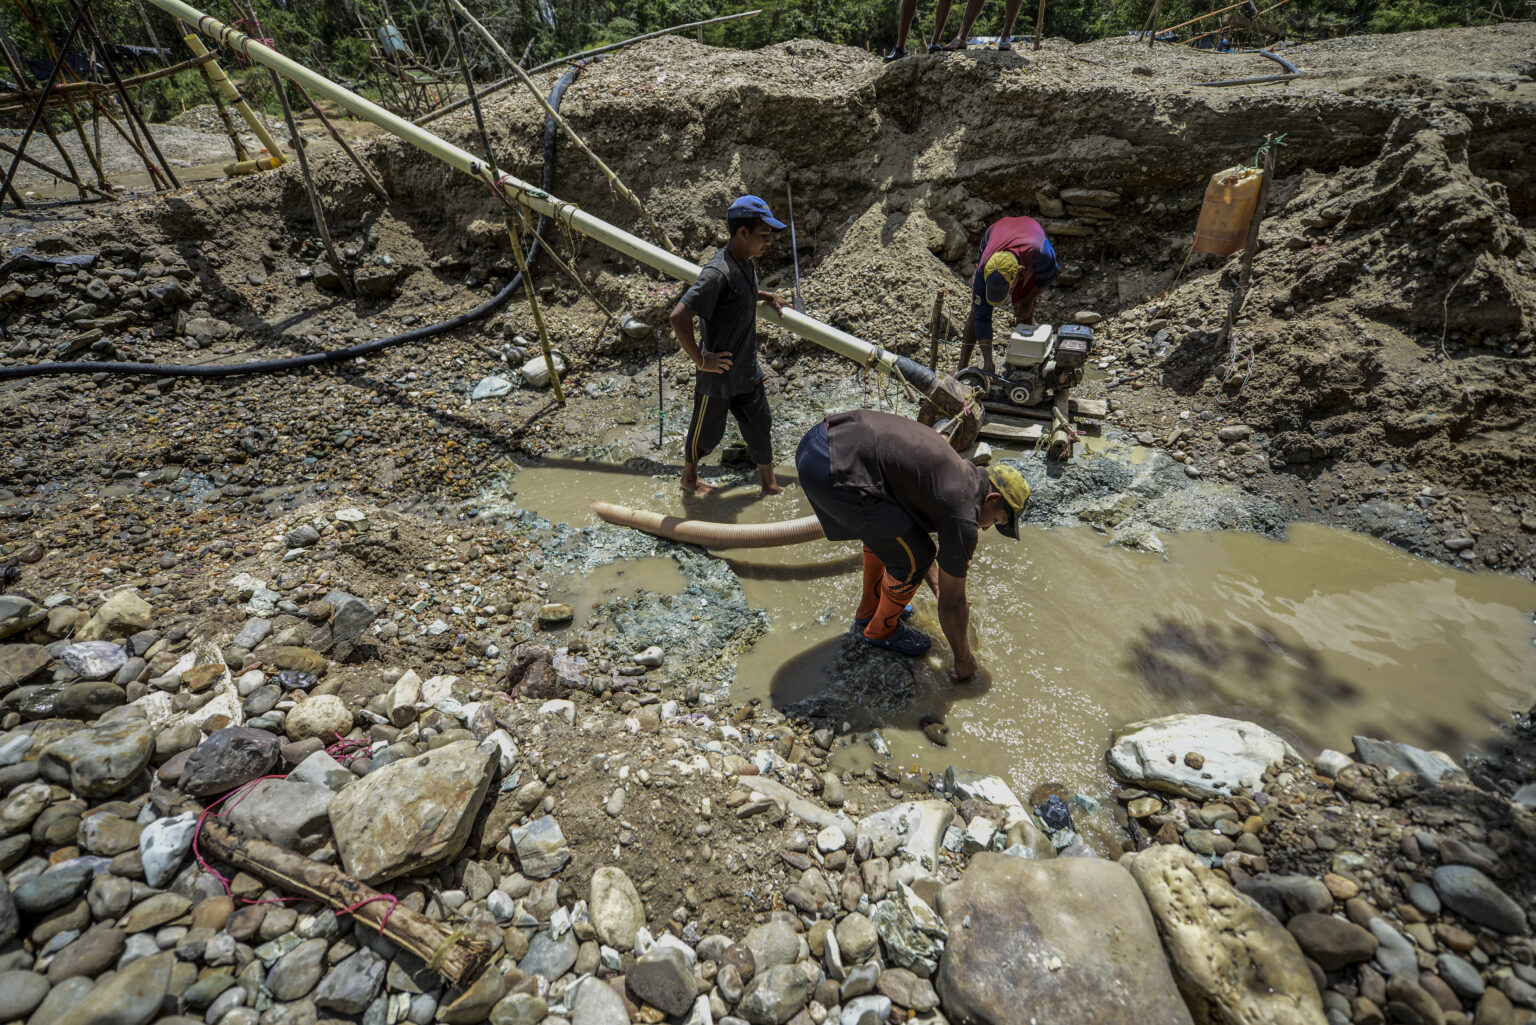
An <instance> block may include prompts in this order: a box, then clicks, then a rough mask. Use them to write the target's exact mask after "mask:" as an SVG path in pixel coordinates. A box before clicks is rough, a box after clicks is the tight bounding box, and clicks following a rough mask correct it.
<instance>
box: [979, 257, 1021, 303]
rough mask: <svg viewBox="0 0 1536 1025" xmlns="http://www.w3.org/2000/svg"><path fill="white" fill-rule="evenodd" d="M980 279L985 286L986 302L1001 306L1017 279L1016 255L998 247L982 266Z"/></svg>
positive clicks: (1017, 262) (1017, 265) (1017, 261)
mask: <svg viewBox="0 0 1536 1025" xmlns="http://www.w3.org/2000/svg"><path fill="white" fill-rule="evenodd" d="M982 280H983V281H985V282H986V286H987V302H988V303H990V304H991V305H993V306H1001V305H1003V303H1005V302H1007V301H1008V296H1009V295H1010V294H1011V293H1012V292H1013V285H1014V282H1016V281H1018V280H1019V260H1018V257H1016V256H1014V255H1013V254H1012V253H1010V252H1008V251H1007V250H1005V249H999V250H998V251H997V252H995V253H993V254H992V256H991V257H990V258H989V259H988V260H987V263H986V266H985V267H983V268H982Z"/></svg>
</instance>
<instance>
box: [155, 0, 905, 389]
mask: <svg viewBox="0 0 1536 1025" xmlns="http://www.w3.org/2000/svg"><path fill="white" fill-rule="evenodd" d="M149 2H150V3H152V4H154V5H155V6H156V7H158V8H160V9H161V10H162V11H165V12H166V13H167V14H170V15H171V16H173V17H176V18H180V19H181V20H182V21H184V22H186V23H187V24H189V25H195V26H196V27H197V30H198V31H199V32H201V33H203V34H204V35H206V36H208V37H209V38H211V39H215V40H217V41H218V42H219V43H220V44H221V45H223V46H228V47H231V48H233V49H236V50H238V51H239V52H240V53H241V54H243V55H245V56H246V57H248V58H250V59H251V60H253V61H256V62H257V63H258V64H262V65H264V66H266V67H268V68H271V69H272V70H273V71H276V72H277V73H278V74H280V75H282V76H284V77H285V78H289V79H292V80H293V81H295V82H298V83H299V84H300V85H302V86H304V87H305V88H306V89H308V90H310V91H311V92H314V93H318V94H320V95H321V96H324V97H326V98H327V99H329V100H331V101H333V102H335V103H337V104H338V105H340V106H341V107H343V108H345V109H346V110H349V111H351V112H352V113H353V114H355V115H357V116H358V117H360V118H362V119H363V120H365V121H371V122H373V123H374V124H376V125H379V126H380V127H381V128H384V129H386V130H387V131H389V132H390V133H391V134H393V135H396V136H398V137H399V138H401V139H404V140H405V141H406V142H408V143H410V144H411V145H412V146H415V147H416V148H417V149H419V150H421V151H423V152H425V153H429V154H431V155H432V156H434V157H436V158H438V159H439V160H441V161H443V162H444V163H446V164H449V165H451V166H453V167H455V168H457V169H458V170H460V171H463V172H464V173H465V174H467V175H470V176H471V177H474V178H478V179H480V180H482V181H485V180H486V179H487V174H486V170H485V166H486V165H485V161H484V160H482V159H480V158H479V157H476V156H474V155H473V154H471V153H469V152H467V151H465V150H462V149H460V148H459V147H457V146H455V145H453V144H452V143H449V142H447V141H446V140H444V139H441V138H439V137H437V136H436V135H433V134H432V133H431V132H429V131H427V130H426V129H425V128H421V127H419V126H417V125H413V124H411V122H409V121H407V120H405V119H404V118H401V117H397V116H395V115H394V114H391V113H390V112H389V111H387V110H385V109H384V108H383V107H381V106H379V105H378V104H376V103H373V102H372V101H370V100H367V99H364V98H363V97H361V96H359V95H357V94H356V93H354V92H352V91H351V90H349V89H345V88H343V87H342V86H340V85H337V84H336V83H335V82H332V81H331V80H330V79H328V78H326V77H325V76H324V75H320V74H317V73H315V72H314V71H311V70H310V69H309V68H306V67H305V66H304V65H302V64H299V63H297V62H296V61H292V60H289V59H288V58H287V57H284V56H283V55H282V54H280V53H278V52H277V51H276V50H273V49H272V48H270V47H268V46H264V45H262V44H261V43H260V42H258V41H257V40H255V39H252V38H251V37H250V36H247V35H246V34H245V33H243V32H240V31H237V30H236V29H233V28H231V27H230V26H228V25H226V24H224V23H223V22H221V21H219V20H218V19H217V18H214V17H213V16H212V15H208V14H204V13H203V12H201V11H199V10H197V9H196V8H195V7H192V6H190V5H188V4H185V3H182V2H181V0H149ZM491 177H492V178H493V179H494V180H496V181H497V182H499V184H500V185H501V187H502V188H505V189H507V190H508V191H510V192H513V193H516V194H517V195H518V196H519V197H520V198H521V199H522V200H523V201H524V202H526V203H527V204H528V205H529V206H531V207H532V208H533V209H535V210H537V211H539V212H540V213H544V214H548V215H549V216H551V217H553V218H555V219H556V220H559V221H563V222H565V223H566V224H568V225H569V226H570V227H571V228H572V229H573V230H575V231H579V232H581V233H582V234H583V235H587V236H589V237H591V238H595V239H597V240H598V241H599V242H602V243H603V244H604V245H607V246H609V247H611V248H613V249H616V250H618V251H619V252H621V253H624V254H626V255H628V256H632V257H634V258H635V259H636V260H639V261H640V262H641V263H644V264H647V265H648V266H651V267H654V268H656V269H657V270H659V271H661V272H662V273H663V274H667V275H669V276H670V277H674V278H676V279H677V280H679V281H682V282H685V283H687V282H692V281H694V280H696V279H697V278H698V276H699V271H700V268H699V266H698V264H695V263H690V262H689V261H687V260H685V259H683V258H682V257H680V256H674V255H672V254H671V253H669V252H667V251H666V250H665V249H662V248H661V247H659V246H654V245H652V244H651V243H649V242H647V241H645V240H644V239H642V238H637V237H636V236H634V235H631V234H630V233H629V232H627V231H623V230H622V229H619V228H616V227H614V226H613V225H611V224H609V223H608V222H607V221H603V220H600V219H598V218H596V217H593V216H592V215H591V214H589V213H587V212H585V211H583V210H581V209H580V208H578V207H577V206H576V205H575V204H573V203H567V202H564V201H562V200H559V199H557V198H556V197H554V196H552V195H550V194H549V193H547V192H545V191H544V190H543V189H541V188H538V187H537V186H535V185H530V184H528V183H527V182H525V181H522V180H520V179H518V178H516V177H515V176H513V175H510V174H508V173H507V172H505V171H502V170H500V169H495V171H494V174H493V175H492V176H491ZM757 313H758V316H759V317H761V318H763V319H764V320H766V321H768V322H769V323H770V324H777V325H779V326H781V327H783V328H785V329H786V330H789V331H791V332H793V333H794V334H797V335H799V336H800V337H802V338H807V339H809V340H811V341H813V342H815V343H816V344H817V345H820V346H821V347H822V348H824V349H830V350H831V351H832V352H835V353H837V354H838V355H841V356H846V357H848V358H849V359H851V360H854V361H855V362H857V363H861V364H865V365H868V364H870V363H871V362H875V363H879V364H881V365H883V366H884V367H886V368H887V369H888V370H892V371H894V370H895V369H896V365H897V362H898V360H900V361H901V362H902V363H903V366H902V368H901V370H902V372H903V373H904V374H905V376H907V377H908V379H911V378H912V377H913V376H914V372H917V371H923V372H926V369H927V368H925V367H919V365H918V364H915V363H912V361H910V360H905V359H903V358H902V357H899V356H897V355H896V354H895V353H893V352H890V351H888V350H886V349H884V348H882V347H880V346H878V345H871V344H870V343H869V342H866V341H864V340H863V339H860V338H856V337H854V336H853V335H851V334H849V333H848V332H846V331H840V330H838V329H837V328H835V327H833V326H832V325H830V324H823V323H822V322H821V321H819V320H816V319H815V318H813V317H807V316H806V315H805V314H803V313H797V312H795V311H794V310H793V309H789V308H787V307H786V308H785V310H784V312H783V313H775V312H774V310H773V307H772V306H771V305H770V304H768V303H760V304H758V308H757Z"/></svg>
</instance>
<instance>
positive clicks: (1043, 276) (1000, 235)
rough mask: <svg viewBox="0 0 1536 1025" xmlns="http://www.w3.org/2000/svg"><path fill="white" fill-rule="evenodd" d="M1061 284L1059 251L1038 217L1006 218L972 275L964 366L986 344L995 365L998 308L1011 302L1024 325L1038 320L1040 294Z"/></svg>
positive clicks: (984, 354) (986, 362) (987, 238)
mask: <svg viewBox="0 0 1536 1025" xmlns="http://www.w3.org/2000/svg"><path fill="white" fill-rule="evenodd" d="M1054 284H1056V250H1055V249H1053V248H1052V247H1051V240H1050V239H1048V238H1046V237H1045V229H1044V228H1042V227H1040V222H1039V221H1037V220H1035V219H1034V218H1033V217H1004V218H1003V219H1002V220H1000V221H998V222H996V223H995V224H993V225H992V226H991V227H990V228H988V229H987V230H986V231H985V232H984V233H982V236H981V259H980V260H978V261H976V273H975V274H974V275H972V277H971V310H970V313H968V314H967V315H966V318H965V329H964V330H963V331H962V332H961V335H960V366H961V367H968V366H970V365H971V352H972V350H973V349H974V348H975V345H976V343H977V342H981V359H982V369H983V370H985V371H986V372H987V373H989V374H991V373H996V370H995V369H994V367H993V365H992V310H993V309H994V308H995V307H998V306H1002V305H1003V304H1004V303H1010V304H1012V306H1013V315H1014V317H1015V319H1017V320H1018V322H1019V323H1021V324H1029V323H1032V322H1033V321H1034V317H1035V303H1037V302H1038V301H1039V299H1040V293H1041V292H1043V291H1044V290H1045V289H1047V288H1050V287H1051V286H1052V285H1054Z"/></svg>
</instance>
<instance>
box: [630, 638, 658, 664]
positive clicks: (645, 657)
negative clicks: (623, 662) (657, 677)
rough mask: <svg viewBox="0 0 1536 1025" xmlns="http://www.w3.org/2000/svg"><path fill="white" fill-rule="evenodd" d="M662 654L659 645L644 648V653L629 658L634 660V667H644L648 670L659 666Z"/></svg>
mask: <svg viewBox="0 0 1536 1025" xmlns="http://www.w3.org/2000/svg"><path fill="white" fill-rule="evenodd" d="M663 654H664V652H663V651H662V650H661V645H659V644H653V645H651V646H650V647H649V648H646V649H645V650H644V651H642V652H639V653H638V654H635V655H632V656H631V658H633V659H634V661H635V664H636V665H640V666H645V667H646V668H648V669H655V668H656V667H657V666H659V665H661V659H662V655H663Z"/></svg>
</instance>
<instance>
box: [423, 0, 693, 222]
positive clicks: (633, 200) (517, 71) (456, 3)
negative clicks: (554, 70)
mask: <svg viewBox="0 0 1536 1025" xmlns="http://www.w3.org/2000/svg"><path fill="white" fill-rule="evenodd" d="M443 3H444V5H445V6H451V7H452V9H453V10H457V11H458V12H459V14H461V15H462V16H463V17H464V19H465V20H466V21H468V22H469V23H470V24H471V25H473V26H474V27H475V28H476V29H478V30H479V32H480V35H481V36H483V37H484V38H485V41H486V42H487V43H489V44H490V46H491V49H492V50H494V51H495V53H496V55H497V56H498V57H500V58H501V59H502V60H503V61H504V62H506V65H507V67H509V68H511V69H512V74H513V75H514V76H516V77H517V78H519V79H521V80H522V83H523V84H524V85H526V86H527V87H528V91H529V92H530V93H532V94H533V98H534V99H536V100H538V101H539V106H541V107H543V108H544V115H545V116H546V117H549V118H551V119H553V120H554V122H555V124H557V125H559V126H560V128H561V129H562V130H564V132H565V134H566V136H567V137H568V138H569V139H570V140H571V142H573V143H575V145H576V148H577V149H579V150H581V152H582V153H584V154H586V157H587V159H588V160H590V161H592V163H594V164H596V165H597V169H598V170H599V171H601V172H603V176H604V177H605V178H607V179H608V184H609V185H610V186H612V187H613V189H614V190H615V191H616V192H618V194H619V195H621V196H623V197H624V198H625V199H626V200H628V201H629V204H630V205H631V206H633V207H634V208H635V209H636V210H638V211H640V216H641V217H643V218H645V223H646V224H648V225H650V226H651V231H652V232H654V233H655V235H656V238H657V239H659V240H660V241H661V246H662V248H663V249H665V250H666V251H667V252H669V253H675V252H677V246H675V245H673V244H672V239H671V238H670V237H668V235H667V233H666V230H665V229H663V228H662V226H661V225H660V224H657V223H656V218H654V217H652V216H651V212H650V211H649V210H647V209H646V208H645V204H644V203H642V202H640V197H639V196H637V195H635V194H634V193H633V192H631V191H630V190H629V186H627V185H625V184H624V183H623V182H622V181H620V180H619V176H618V175H617V174H615V173H614V172H613V169H612V168H610V167H609V166H608V165H607V164H605V163H603V160H602V158H601V157H599V156H598V155H597V154H596V153H593V152H592V148H591V147H590V146H588V145H587V144H586V142H585V141H583V139H582V138H581V136H580V135H578V134H576V129H574V128H572V127H571V123H570V122H569V121H567V120H566V119H565V118H563V117H561V116H560V112H559V111H558V110H556V109H555V108H554V107H551V106H550V105H549V101H548V100H546V99H545V98H544V94H543V93H541V92H539V87H538V86H536V85H534V84H533V79H531V78H529V77H528V73H527V72H526V71H524V70H523V69H522V68H520V67H518V66H517V61H515V60H513V59H512V55H511V54H509V53H507V51H506V50H504V49H502V47H501V44H500V43H498V42H497V41H496V37H495V36H493V35H491V33H490V32H489V31H488V30H487V29H486V27H485V26H484V25H482V24H480V23H479V22H478V21H476V20H475V16H474V15H473V14H470V13H469V9H468V8H466V7H465V6H464V4H463V2H462V0H443ZM450 13H451V12H450ZM453 40H454V49H456V50H460V48H459V42H458V40H459V37H458V33H457V32H455V33H454V35H453ZM463 57H464V55H463V52H462V50H460V52H459V59H460V60H461V61H462V60H463ZM464 69H465V80H466V81H468V75H469V65H468V64H465V65H464ZM474 92H475V91H474V87H473V85H471V86H470V87H469V93H470V96H472V97H473V96H474ZM479 103H480V100H479V98H478V97H477V98H475V105H476V106H477V107H478V106H479ZM486 156H487V157H489V156H490V154H489V153H487V154H486Z"/></svg>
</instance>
